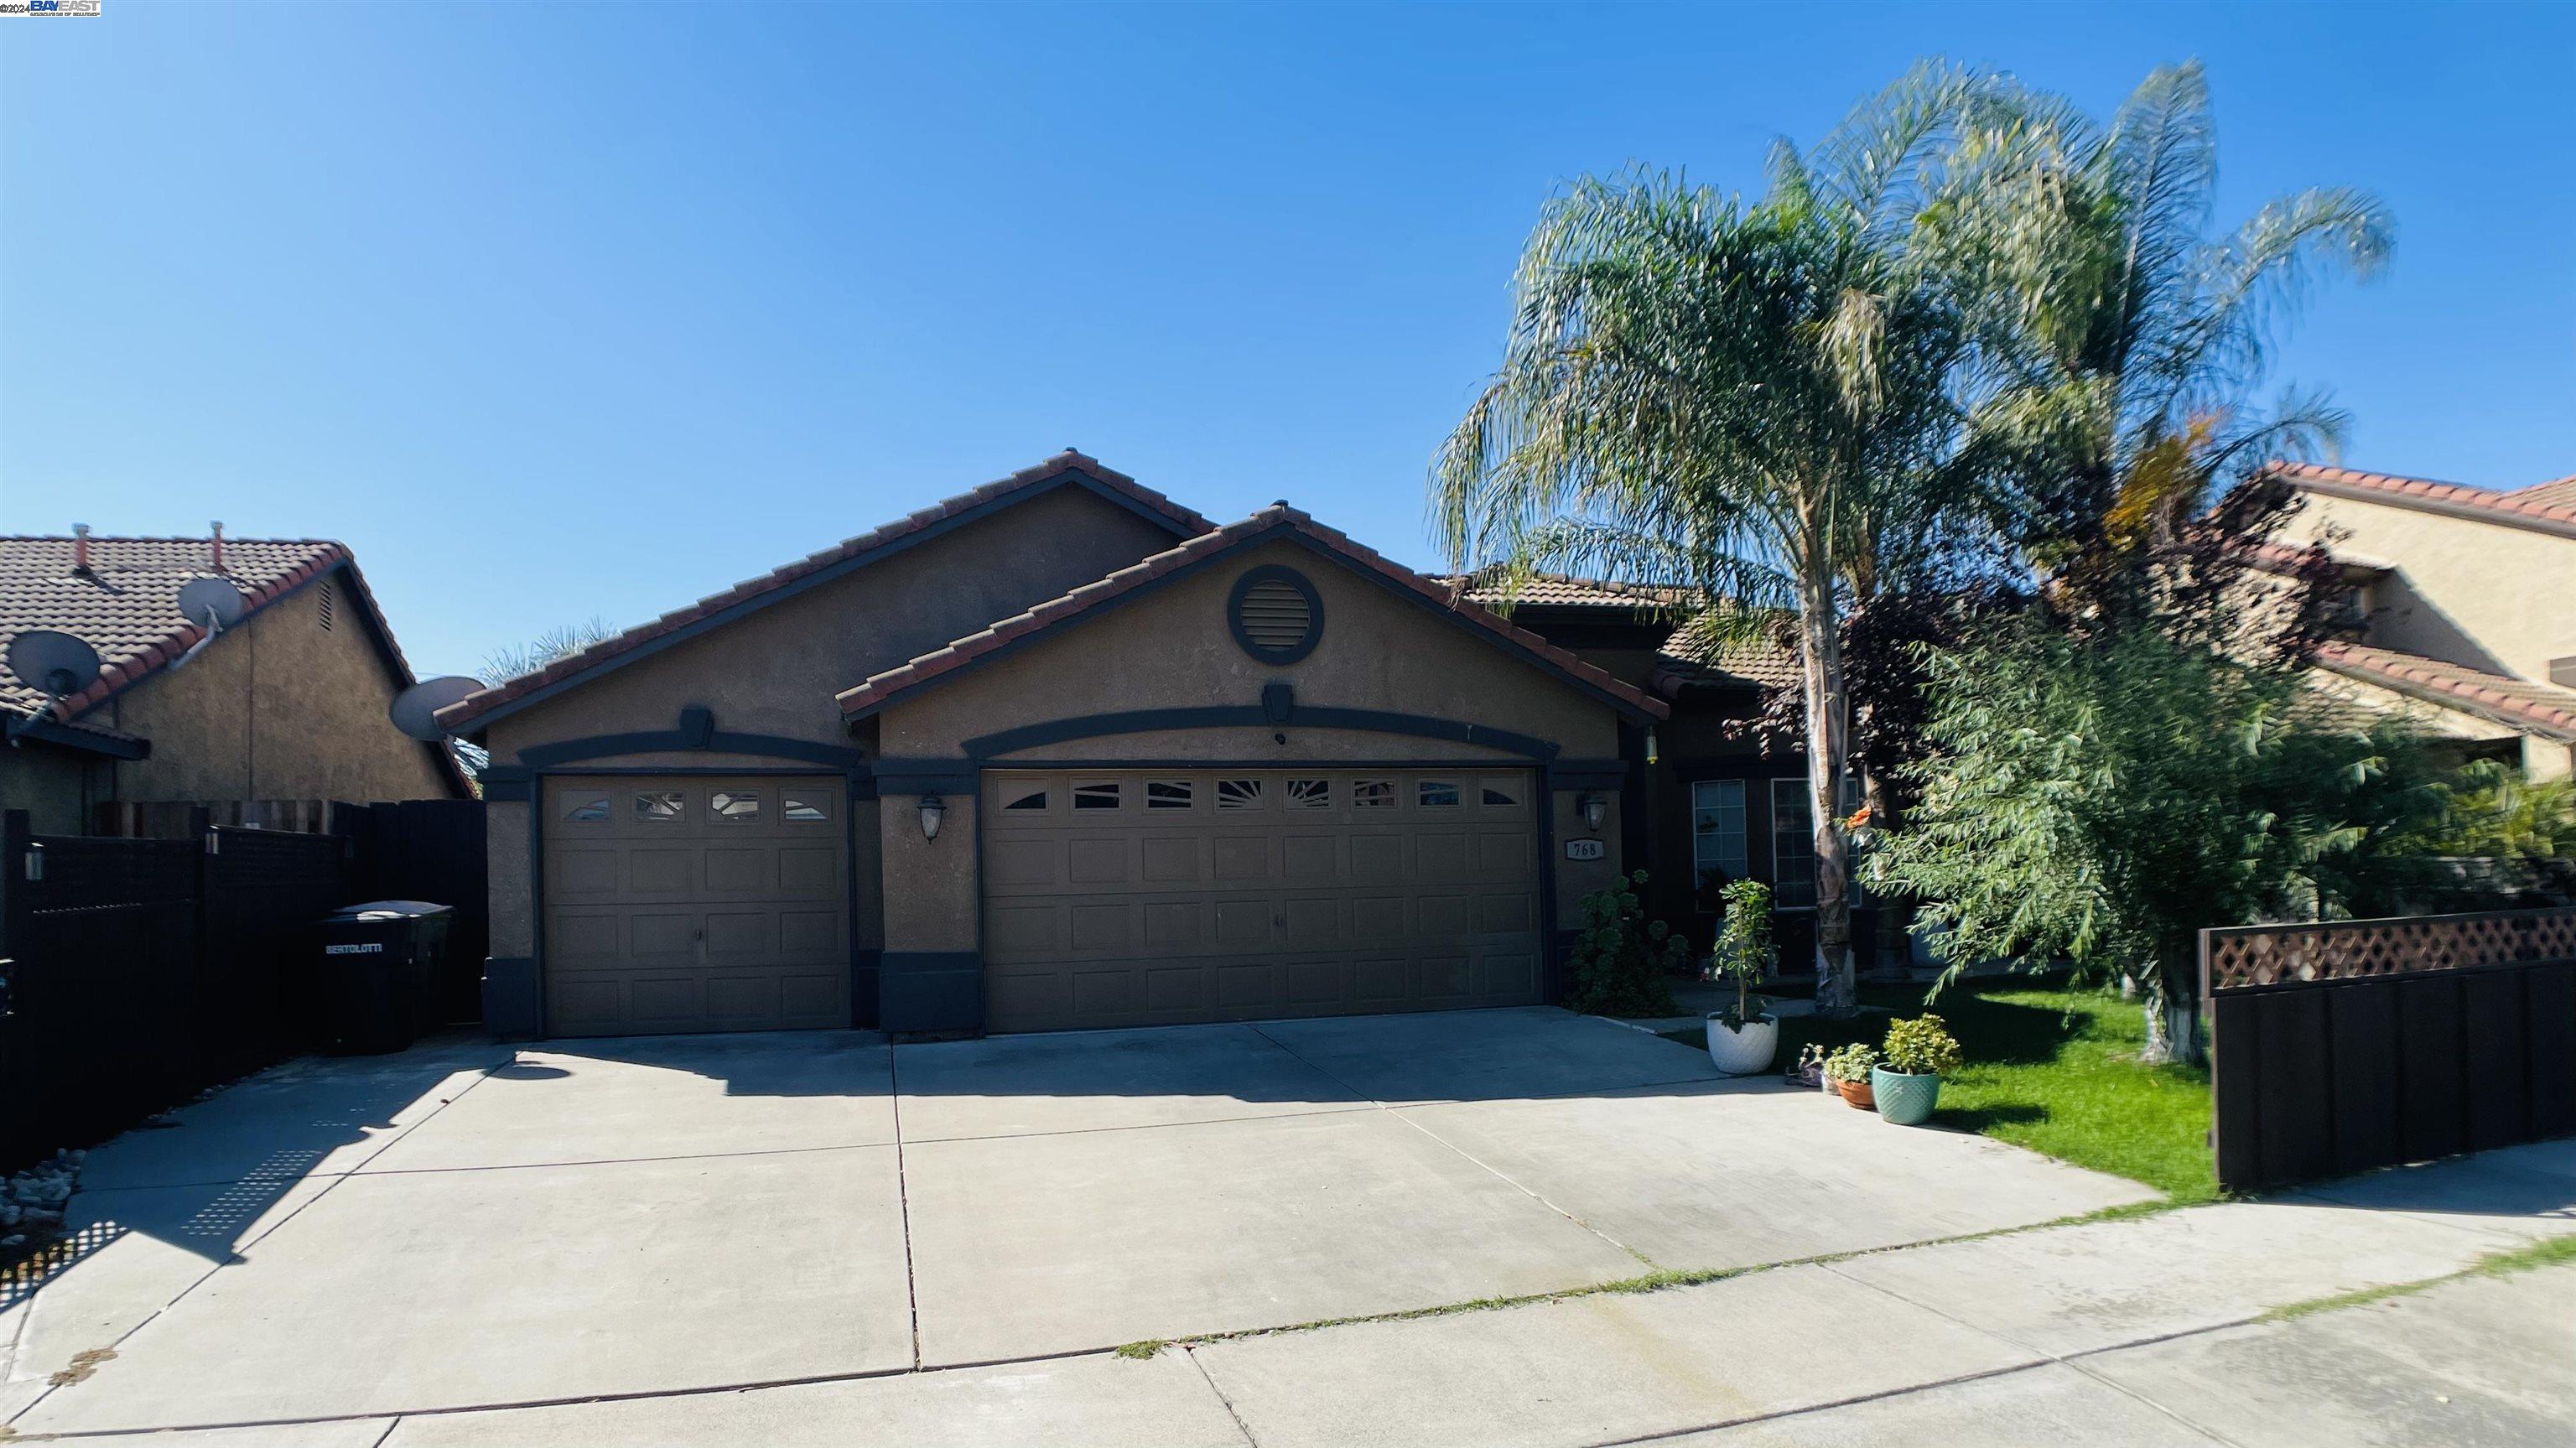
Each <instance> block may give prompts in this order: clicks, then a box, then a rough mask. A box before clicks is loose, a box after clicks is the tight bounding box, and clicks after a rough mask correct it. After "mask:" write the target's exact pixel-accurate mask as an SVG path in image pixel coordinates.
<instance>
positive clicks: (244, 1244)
mask: <svg viewBox="0 0 2576 1448" xmlns="http://www.w3.org/2000/svg"><path fill="white" fill-rule="evenodd" d="M515 1064H517V1061H516V1057H515V1055H514V1056H513V1058H512V1060H510V1061H507V1062H501V1063H498V1064H495V1065H491V1066H486V1067H484V1068H483V1069H482V1070H481V1071H478V1072H476V1073H475V1076H474V1079H473V1080H471V1081H468V1082H466V1083H465V1084H464V1086H462V1087H460V1088H458V1090H457V1092H456V1094H455V1095H453V1096H449V1097H446V1098H444V1099H442V1100H441V1101H440V1102H439V1103H438V1106H437V1107H436V1109H434V1110H432V1111H429V1112H427V1113H425V1114H424V1115H423V1116H422V1117H421V1118H420V1120H418V1121H415V1122H413V1123H412V1124H411V1125H409V1126H406V1127H404V1128H403V1129H402V1130H400V1131H397V1132H394V1133H392V1134H391V1135H389V1136H388V1137H386V1138H385V1141H384V1144H383V1145H382V1146H379V1147H377V1148H376V1149H375V1150H374V1151H371V1152H369V1153H367V1156H366V1159H365V1160H364V1161H361V1162H359V1163H358V1166H356V1167H351V1168H350V1169H349V1170H348V1171H345V1172H335V1173H328V1175H329V1176H330V1178H331V1184H330V1185H329V1186H326V1187H324V1188H323V1189H322V1190H320V1191H318V1192H315V1193H314V1194H313V1195H312V1196H310V1197H307V1198H305V1199H304V1200H303V1201H302V1202H300V1203H298V1204H296V1207H295V1209H294V1210H293V1211H290V1212H288V1213H287V1214H286V1215H285V1216H282V1217H280V1218H278V1219H277V1220H276V1221H274V1222H271V1223H269V1224H268V1226H267V1227H266V1228H264V1229H262V1230H261V1231H260V1232H259V1234H258V1235H256V1236H251V1237H245V1238H243V1239H242V1240H241V1241H240V1242H238V1243H236V1244H234V1246H233V1247H232V1249H231V1250H230V1251H228V1252H226V1253H225V1254H224V1260H222V1261H220V1262H217V1263H216V1264H215V1265H213V1266H212V1267H209V1268H207V1269H206V1270H205V1271H204V1272H202V1273H200V1274H198V1276H197V1277H196V1279H195V1280H194V1281H192V1282H190V1283H189V1284H188V1285H187V1286H185V1287H182V1288H180V1289H179V1291H178V1292H177V1294H175V1295H174V1296H172V1297H171V1298H170V1299H169V1300H168V1301H166V1302H164V1303H162V1304H161V1305H160V1306H158V1307H155V1308H154V1309H152V1311H151V1312H150V1313H148V1314H146V1315H145V1317H144V1318H143V1320H142V1321H140V1322H137V1323H136V1324H134V1325H133V1326H132V1327H129V1328H127V1329H126V1330H125V1331H123V1332H121V1333H119V1334H117V1336H116V1340H115V1341H113V1342H111V1343H109V1344H107V1346H108V1348H109V1349H110V1350H113V1349H116V1348H121V1347H123V1346H125V1345H126V1344H127V1343H129V1342H131V1341H133V1340H134V1335H135V1334H136V1333H139V1332H141V1331H143V1329H145V1328H147V1327H150V1326H151V1325H152V1324H154V1323H156V1322H158V1321H160V1320H161V1318H162V1316H163V1315H164V1314H166V1313H168V1312H169V1310H170V1309H171V1308H173V1307H176V1306H178V1305H179V1304H180V1303H181V1302H182V1301H184V1300H186V1298H187V1297H188V1295H189V1294H190V1293H193V1292H195V1291H196V1290H197V1289H198V1288H200V1287H203V1286H205V1285H206V1284H207V1283H209V1282H211V1281H213V1280H214V1278H215V1274H216V1273H218V1272H221V1271H223V1270H224V1269H225V1268H227V1267H231V1266H235V1265H238V1264H239V1263H241V1262H242V1261H243V1260H245V1259H244V1258H243V1256H242V1254H243V1253H244V1252H247V1251H248V1250H250V1249H251V1248H252V1247H255V1246H257V1245H259V1244H260V1243H262V1242H265V1241H267V1240H268V1239H269V1238H271V1237H273V1236H275V1235H277V1233H278V1231H279V1230H280V1229H281V1228H283V1227H285V1225H286V1224H287V1223H289V1222H292V1221H294V1220H295V1219H296V1218H297V1217H300V1216H302V1215H304V1213H305V1212H306V1211H307V1210H309V1209H310V1208H311V1207H312V1206H313V1204H314V1203H315V1202H318V1201H320V1200H322V1199H323V1198H324V1197H327V1196H329V1195H331V1193H332V1192H334V1191H337V1190H338V1189H339V1187H340V1185H341V1183H343V1182H346V1181H347V1180H348V1179H349V1178H350V1176H351V1175H353V1174H354V1173H355V1172H356V1171H357V1170H358V1167H363V1166H365V1165H366V1164H367V1162H370V1161H374V1160H375V1159H376V1158H377V1157H379V1156H382V1155H384V1154H385V1151H386V1150H387V1149H388V1148H390V1147H391V1146H392V1145H393V1144H394V1143H395V1142H398V1141H400V1140H402V1139H403V1138H404V1137H406V1136H409V1135H411V1134H412V1133H413V1132H415V1131H418V1130H420V1129H421V1128H422V1127H424V1126H426V1125H428V1124H429V1123H430V1122H432V1121H434V1120H436V1119H437V1118H438V1115H439V1113H440V1112H442V1111H445V1110H446V1109H447V1108H448V1107H450V1106H453V1105H455V1104H456V1103H457V1102H458V1101H460V1100H462V1099H464V1096H465V1093H466V1092H468V1091H471V1090H473V1089H474V1088H475V1087H477V1086H480V1085H482V1084H483V1083H484V1082H486V1081H489V1080H491V1079H492V1073H493V1072H495V1071H498V1070H500V1069H502V1068H503V1066H507V1065H515ZM247 1180H249V1178H248V1177H240V1178H236V1179H235V1182H240V1181H247ZM297 1180H298V1181H301V1180H304V1179H303V1178H298V1179H297ZM286 1185H287V1189H288V1190H290V1191H291V1190H293V1189H294V1187H295V1185H296V1182H288V1183H287V1184H286ZM279 1195H280V1197H281V1199H282V1198H283V1196H284V1193H282V1192H281V1193H280V1194H279ZM40 1296H41V1294H40ZM39 1305H40V1304H39V1302H38V1301H30V1302H29V1303H28V1304H27V1315H26V1318H25V1319H23V1320H22V1321H21V1322H20V1324H19V1334H20V1336H21V1337H23V1336H24V1335H25V1330H26V1324H27V1322H30V1321H33V1320H34V1318H35V1314H36V1309H37V1307H38V1306H39ZM13 1366H14V1364H13ZM64 1386H66V1385H64V1384H59V1383H57V1384H55V1385H53V1386H50V1387H48V1388H46V1389H45V1391H43V1392H42V1393H39V1394H37V1395H36V1396H35V1397H34V1398H33V1399H31V1400H29V1401H28V1402H27V1404H26V1405H25V1406H23V1407H21V1408H20V1409H19V1410H18V1411H17V1412H16V1413H13V1414H11V1415H10V1417H9V1423H11V1424H15V1423H16V1422H18V1421H19V1420H20V1419H22V1418H24V1417H26V1416H27V1415H28V1414H29V1413H32V1412H34V1411H36V1409H37V1408H38V1407H40V1406H42V1405H43V1404H44V1403H45V1402H46V1401H47V1400H48V1399H50V1398H52V1397H53V1396H54V1394H56V1393H58V1392H61V1391H62V1390H63V1387H64ZM359 1416H367V1417H372V1416H374V1415H373V1414H365V1415H359ZM387 1431H388V1432H390V1431H391V1430H390V1429H388V1430H387ZM378 1441H380V1442H381V1441H382V1440H378Z"/></svg>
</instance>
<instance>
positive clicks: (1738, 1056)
mask: <svg viewBox="0 0 2576 1448" xmlns="http://www.w3.org/2000/svg"><path fill="white" fill-rule="evenodd" d="M1720 898H1721V899H1723V900H1724V901H1725V902H1726V916H1725V918H1724V919H1723V920H1721V921H1720V922H1719V923H1718V927H1717V944H1716V946H1715V947H1714V948H1712V949H1711V950H1710V952H1709V957H1708V964H1709V975H1710V977H1711V978H1713V979H1731V980H1733V981H1734V982H1735V1004H1734V1005H1732V1006H1730V1007H1728V1008H1727V1009H1725V1010H1720V1011H1710V1012H1709V1013H1708V1059H1709V1061H1710V1062H1711V1063H1712V1064H1714V1065H1715V1066H1716V1067H1717V1069H1719V1070H1720V1071H1723V1072H1725V1073H1726V1074H1727V1075H1729V1076H1750V1075H1752V1074H1753V1073H1754V1072H1756V1071H1768V1070H1770V1069H1771V1059H1772V1057H1773V1056H1775V1055H1777V1054H1778V1053H1779V1050H1780V1022H1779V1020H1778V1019H1777V1018H1776V1017H1774V1016H1773V1015H1772V1014H1771V1011H1770V1002H1768V1001H1765V1000H1764V999H1762V997H1760V996H1758V995H1755V994H1754V993H1753V983H1754V982H1755V981H1758V980H1760V979H1761V978H1762V977H1763V976H1765V975H1767V974H1769V973H1770V970H1771V955H1772V947H1771V887H1770V886H1768V885H1765V884H1763V883H1762V882H1761V881H1759V880H1737V881H1735V882H1734V883H1732V884H1730V885H1728V886H1727V887H1726V889H1725V890H1723V891H1722V892H1720Z"/></svg>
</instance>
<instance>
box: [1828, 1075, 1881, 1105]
mask: <svg viewBox="0 0 2576 1448" xmlns="http://www.w3.org/2000/svg"><path fill="white" fill-rule="evenodd" d="M1834 1089H1835V1090H1837V1091H1839V1092H1841V1093H1843V1103H1844V1104H1845V1105H1847V1106H1849V1107H1851V1108H1852V1109H1853V1110H1855V1111H1876V1110H1877V1109H1878V1098H1877V1097H1876V1096H1874V1095H1872V1094H1871V1093H1870V1089H1869V1083H1868V1082H1866V1081H1837V1082H1835V1083H1834Z"/></svg>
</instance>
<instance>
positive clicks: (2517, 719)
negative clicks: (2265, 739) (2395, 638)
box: [2317, 642, 2576, 743]
mask: <svg viewBox="0 0 2576 1448" xmlns="http://www.w3.org/2000/svg"><path fill="white" fill-rule="evenodd" d="M2317 663H2318V664H2319V665H2320V666H2322V667H2324V668H2328V669H2332V670H2333V671H2335V672H2336V673H2338V674H2343V675H2346V676H2348V677H2351V678H2355V679H2360V680H2362V681H2363V682H2365V683H2371V684H2377V685H2379V686H2380V687H2382V688H2386V689H2394V690H2396V691H2397V692H2399V693H2401V694H2411V695H2413V696H2415V697H2416V698H2419V699H2423V700H2426V701H2428V702H2430V703H2434V704H2439V705H2441V706H2443V707H2444V708H2449V709H2458V710H2462V711H2463V712H2466V713H2472V714H2477V715H2479V716H2481V717H2484V718H2487V719H2491V720H2493V721H2495V722H2496V723H2499V724H2502V725H2504V726H2505V727H2507V728H2509V729H2515V730H2519V731H2521V732H2522V733H2525V734H2538V735H2542V736H2544V737H2546V738H2550V739H2556V740H2561V741H2565V742H2569V743H2576V690H2570V689H2561V688H2558V687H2556V686H2555V685H2551V684H2537V683H2533V682H2531V681H2530V680H2528V679H2516V678H2511V677H2509V676H2507V675H2504V674H2491V673H2488V672H2487V671H2486V670H2484V669H2473V668H2470V667H2469V666H2468V665H2466V664H2454V663H2451V662H2449V661H2447V660H2444V659H2434V658H2427V657H2425V656H2424V655H2422V654H2407V653H2399V652H2398V651H2397V650H2395V649H2383V648H2374V647H2372V646H2371V645H2368V644H2353V643H2342V642H2331V643H2327V644H2324V645H2322V646H2320V647H2319V648H2318V650H2317Z"/></svg>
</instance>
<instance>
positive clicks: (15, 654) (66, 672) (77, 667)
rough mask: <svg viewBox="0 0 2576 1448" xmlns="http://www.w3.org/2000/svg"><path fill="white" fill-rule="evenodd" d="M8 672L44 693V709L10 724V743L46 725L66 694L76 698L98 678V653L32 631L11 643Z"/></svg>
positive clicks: (59, 635) (68, 639)
mask: <svg viewBox="0 0 2576 1448" xmlns="http://www.w3.org/2000/svg"><path fill="white" fill-rule="evenodd" d="M9 672H10V673H13V674H16V675H17V676H18V682H20V683H22V684H26V685H29V686H31V687H34V688H38V689H42V690H44V691H45V707H44V708H42V709H33V710H29V711H28V713H27V717H26V718H24V719H15V718H13V719H11V720H10V721H9V743H10V744H11V745H12V746H14V745H16V744H17V742H18V736H19V735H21V734H24V733H26V732H27V731H28V730H30V729H33V728H35V727H36V726H37V725H38V724H40V723H42V722H44V719H45V716H47V715H49V714H51V713H52V712H53V711H54V704H55V702H56V701H57V700H59V699H61V698H62V697H63V696H64V695H65V694H77V693H79V692H80V691H81V690H83V689H86V688H88V687H89V686H90V685H91V684H92V683H93V682H95V681H96V680H97V678H98V650H96V649H94V648H91V647H90V646H89V645H87V644H85V643H82V642H81V641H80V640H79V639H76V638H73V637H72V636H71V635H70V634H67V633H56V632H54V631H53V630H52V629H49V628H38V629H29V630H28V631H27V632H25V633H22V634H20V635H18V636H17V637H16V638H14V639H11V640H10V641H9Z"/></svg>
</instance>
